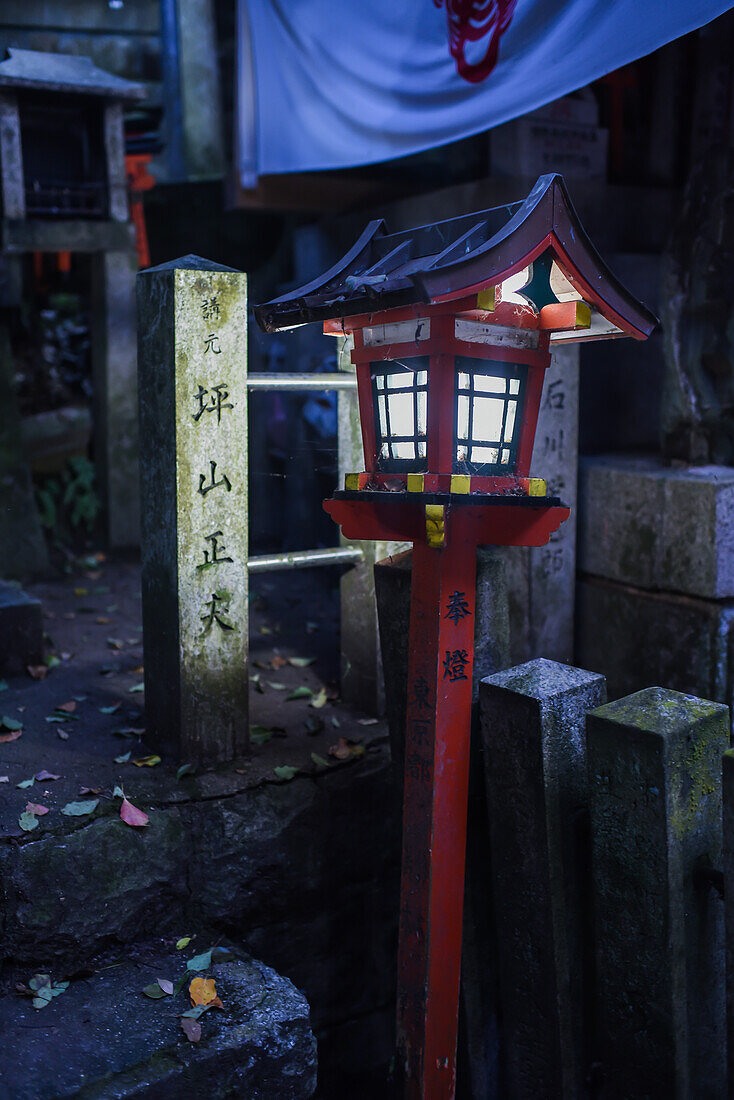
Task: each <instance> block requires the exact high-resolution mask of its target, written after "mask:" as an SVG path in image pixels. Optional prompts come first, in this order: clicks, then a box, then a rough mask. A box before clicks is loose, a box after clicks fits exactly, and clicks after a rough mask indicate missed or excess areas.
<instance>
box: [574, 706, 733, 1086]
mask: <svg viewBox="0 0 734 1100" xmlns="http://www.w3.org/2000/svg"><path fill="white" fill-rule="evenodd" d="M728 743H729V714H728V709H727V707H724V706H721V705H720V704H718V703H711V702H708V701H706V700H702V699H696V698H693V697H692V696H689V695H682V694H679V693H678V692H673V691H667V690H665V689H663V688H648V689H646V690H644V691H640V692H637V693H636V694H634V695H631V696H628V697H627V698H625V699H618V700H616V701H615V702H612V703H608V704H607V705H606V706H603V707H600V708H599V709H598V710H596V711H593V712H592V713H591V714H589V716H588V720H587V746H588V759H589V786H590V802H591V831H592V845H593V858H592V866H593V885H594V895H593V896H594V912H595V921H596V964H597V967H596V969H597V973H596V1003H597V1005H598V1008H599V1019H598V1021H597V1051H596V1055H597V1059H598V1060H599V1061H600V1062H601V1066H602V1072H603V1078H604V1084H603V1088H602V1093H601V1094H602V1095H603V1096H608V1097H610V1098H611V1097H621V1096H624V1097H626V1098H629V1100H635V1098H637V1097H640V1098H642V1097H651V1096H676V1097H682V1098H687V1097H690V1098H693V1097H696V1098H698V1097H701V1098H704V1097H705V1098H710V1100H714V1098H716V1100H718V1098H720V1097H722V1096H724V1095H726V1086H725V1062H726V1054H725V1049H726V1048H725V1018H724V959H723V950H724V938H723V906H722V903H721V900H720V899H719V898H718V896H717V895H716V894H715V892H714V891H713V890H711V889H710V888H709V885H708V884H707V883H705V884H703V885H700V883H699V880H698V877H697V872H700V869H701V868H702V867H705V866H714V867H718V866H720V861H721V781H720V776H721V754H722V752H723V751H724V749H725V748H726V747H727V745H728Z"/></svg>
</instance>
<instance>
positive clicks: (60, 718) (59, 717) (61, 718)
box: [46, 714, 71, 722]
mask: <svg viewBox="0 0 734 1100" xmlns="http://www.w3.org/2000/svg"><path fill="white" fill-rule="evenodd" d="M70 718H71V715H70V714H47V715H46V721H47V722H67V721H68V720H69V719H70Z"/></svg>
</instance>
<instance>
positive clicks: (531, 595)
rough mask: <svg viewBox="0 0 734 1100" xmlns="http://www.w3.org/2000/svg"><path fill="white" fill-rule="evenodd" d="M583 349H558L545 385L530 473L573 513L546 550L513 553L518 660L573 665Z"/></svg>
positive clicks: (509, 556)
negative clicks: (537, 659)
mask: <svg viewBox="0 0 734 1100" xmlns="http://www.w3.org/2000/svg"><path fill="white" fill-rule="evenodd" d="M578 409H579V349H578V345H577V344H573V345H570V346H569V347H565V348H564V347H562V348H555V349H554V351H553V357H552V359H551V365H550V367H549V368H548V371H547V373H546V379H545V383H544V385H543V400H542V403H541V407H540V415H539V417H538V429H537V433H536V436H535V449H534V451H533V461H532V467H531V471H530V472H531V475H532V476H533V477H542V478H545V480H546V481H547V482H548V492H549V493H554V494H555V495H557V496H559V497H560V498H561V499H562V501H563V503H564V504H567V505H568V507H569V508H570V509H571V515H570V517H569V519H567V520H566V522H565V523H562V524H561V526H560V527H559V528H558V530H557V531H556V532H554V534H552V535H551V537H550V541H549V543H548V545H547V546H538V547H506V548H503V549H502V550H501V553H502V554H503V556H504V557H505V558H506V561H507V581H508V588H509V593H510V633H511V648H512V662H513V663H514V664H519V663H521V662H523V661H528V660H530V659H531V658H533V657H548V658H551V659H552V660H554V661H564V662H568V661H571V660H572V659H573V623H574V591H575V584H576V483H577V461H578Z"/></svg>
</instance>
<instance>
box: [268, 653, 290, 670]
mask: <svg viewBox="0 0 734 1100" xmlns="http://www.w3.org/2000/svg"><path fill="white" fill-rule="evenodd" d="M269 664H270V667H271V668H273V669H276V668H283V666H284V665H287V664H288V661H287V660H286V658H285V657H281V656H279V655H278V654H277V653H276V655H275V656H274V657H271V658H270V661H269Z"/></svg>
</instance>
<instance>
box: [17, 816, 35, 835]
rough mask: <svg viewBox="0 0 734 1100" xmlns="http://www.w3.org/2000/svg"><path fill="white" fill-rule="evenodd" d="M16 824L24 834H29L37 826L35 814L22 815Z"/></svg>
mask: <svg viewBox="0 0 734 1100" xmlns="http://www.w3.org/2000/svg"><path fill="white" fill-rule="evenodd" d="M18 824H19V825H20V827H21V829H22V830H23V832H24V833H30V832H31V830H32V829H35V828H36V826H37V825H38V818H37V817H36V815H35V814H31V813H28V812H26V813H23V814H21V815H20V817H19V818H18Z"/></svg>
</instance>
